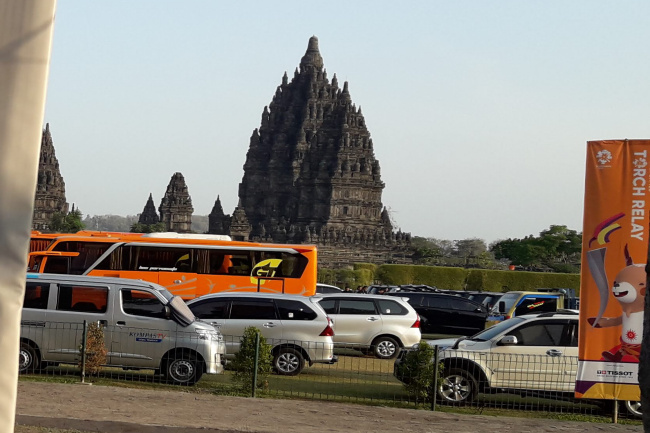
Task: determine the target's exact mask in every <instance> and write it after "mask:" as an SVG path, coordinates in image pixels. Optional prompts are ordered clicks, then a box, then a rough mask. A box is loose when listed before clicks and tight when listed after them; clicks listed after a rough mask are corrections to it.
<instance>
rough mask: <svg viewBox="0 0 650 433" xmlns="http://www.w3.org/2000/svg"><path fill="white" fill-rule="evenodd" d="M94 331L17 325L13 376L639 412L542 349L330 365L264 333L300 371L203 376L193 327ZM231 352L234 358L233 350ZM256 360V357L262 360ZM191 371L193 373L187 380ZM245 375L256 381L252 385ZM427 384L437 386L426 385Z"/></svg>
mask: <svg viewBox="0 0 650 433" xmlns="http://www.w3.org/2000/svg"><path fill="white" fill-rule="evenodd" d="M118 328H119V329H118ZM100 329H101V331H100V333H99V334H97V331H96V330H93V329H92V326H86V327H84V325H82V324H73V323H53V322H43V323H38V324H34V323H32V324H29V323H27V324H25V323H23V326H22V333H21V358H20V361H21V373H23V374H25V375H30V376H31V375H38V377H41V378H42V377H44V376H46V377H48V378H55V377H56V378H57V380H62V381H90V382H97V383H106V384H112V383H115V382H116V381H117V382H121V381H126V382H130V383H133V382H138V383H139V385H137V386H153V385H154V384H155V386H160V387H163V386H168V385H170V384H181V385H183V384H184V385H192V386H194V387H195V389H196V390H197V391H204V392H210V393H214V394H222V395H245V396H251V395H255V392H257V393H258V394H263V395H265V396H271V397H281V398H302V399H315V400H329V401H338V402H351V403H361V404H372V405H375V404H376V405H391V406H397V407H411V408H425V409H430V410H431V409H432V410H461V409H459V408H463V409H462V410H464V411H470V412H473V413H491V412H494V413H499V411H503V410H519V411H531V412H538V413H540V414H545V415H546V414H552V415H562V414H566V415H568V416H569V417H573V416H574V415H575V416H580V415H588V416H594V417H604V418H605V420H606V419H610V418H613V417H614V418H616V417H620V418H629V419H635V418H636V416H635V414H634V413H632V412H630V411H629V410H628V409H630V410H632V411H634V410H637V411H638V410H640V408H639V407H638V404H626V403H625V402H613V401H611V400H607V401H595V400H584V399H576V398H574V396H573V382H574V380H575V372H576V369H577V359H576V358H571V357H555V358H554V359H552V360H551V363H549V357H548V356H545V355H505V354H501V355H499V354H492V355H486V354H478V353H467V352H464V353H460V352H459V353H450V351H446V352H445V353H446V354H444V355H442V356H441V357H440V359H439V363H438V365H439V368H437V369H436V368H433V366H434V365H435V363H434V361H432V360H430V359H429V361H428V362H422V361H421V360H420V361H418V360H416V361H414V362H412V360H411V359H410V358H409V356H410V355H408V354H410V353H413V352H407V351H402V352H401V353H400V355H399V356H398V357H397V359H378V358H375V357H374V356H372V355H371V353H372V350H371V348H370V347H367V346H358V345H344V346H341V345H337V346H336V348H335V349H334V353H335V355H336V357H337V362H335V363H326V362H325V361H326V358H327V354H328V353H329V352H328V351H329V350H330V348H327V347H323V346H322V343H321V344H320V345H319V344H316V343H314V342H299V341H273V340H268V339H267V340H266V342H267V343H268V344H270V345H271V346H272V347H274V351H273V352H272V356H271V358H269V359H268V360H267V365H273V363H274V361H275V360H277V358H278V356H279V352H278V351H279V350H280V348H285V349H292V352H291V353H299V354H300V355H301V356H302V358H303V359H304V360H305V365H304V369H302V370H301V371H300V372H299V374H295V375H293V374H292V375H289V374H278V373H277V369H276V372H275V373H271V374H268V375H266V374H264V372H263V371H259V370H257V369H254V371H256V372H258V375H257V377H254V376H253V375H251V376H250V379H247V376H246V375H245V374H244V375H242V374H237V373H236V372H235V371H234V370H233V369H232V366H233V364H232V363H228V364H227V365H226V366H225V369H224V371H223V372H222V373H220V374H203V375H201V372H203V370H204V369H205V360H204V359H203V355H201V353H202V350H203V349H202V348H204V347H205V345H206V341H205V337H204V336H200V335H197V334H196V333H195V334H193V335H192V334H189V333H177V334H178V335H157V332H158V331H153V330H151V331H148V330H143V329H142V328H124V327H110V326H102V327H100ZM98 336H100V337H101V336H103V345H104V348H105V351H106V352H105V353H106V357H105V360H103V362H102V358H101V356H100V359H99V360H98V359H97V354H98V353H99V354H100V355H101V352H102V350H103V349H101V347H100V348H99V349H98V342H97V341H96V340H97V339H98V338H97V337H98ZM124 336H126V338H123V337H124ZM223 340H224V341H223V342H221V343H220V344H224V343H225V346H233V345H238V343H240V341H241V339H240V338H238V337H232V336H223ZM220 347H223V346H220ZM143 348H144V349H143ZM309 348H310V349H309ZM221 350H223V349H221ZM229 350H232V348H231V349H229ZM310 353H311V357H310ZM170 354H172V355H173V356H171V355H170ZM30 356H31V357H33V359H34V362H33V363H32V364H31V366H29V367H28V368H24V364H25V362H26V361H25V357H30ZM318 357H320V359H321V361H323V362H314V363H312V362H310V361H312V360H313V359H311V358H318ZM84 359H85V361H84ZM229 359H230V360H232V356H230V357H229ZM172 362H176V364H175V365H176V367H175V368H176V369H177V370H178V371H177V373H176V377H175V376H174V373H173V372H171V373H170V363H172ZM263 363H264V360H263V359H260V364H263ZM269 363H270V364H269ZM252 364H253V363H252V361H251V362H250V365H252ZM414 366H415V367H414ZM192 371H195V372H196V373H192ZM192 374H195V376H194V379H195V380H193V379H192V378H191V377H190V376H192ZM178 377H180V378H183V377H190V379H189V380H186V381H182V380H177V379H178ZM175 379H176V380H175ZM198 379H200V380H198ZM247 380H249V382H248V383H246V381H247ZM195 381H196V383H194V382H195ZM253 381H255V382H256V383H257V384H258V386H257V387H255V388H254V387H253V386H252V384H253ZM434 383H437V386H435V387H434V386H433V384H434ZM134 386H135V385H134ZM170 386H171V385H170ZM253 390H255V391H253ZM434 395H435V397H436V398H433V396H434ZM450 408H451V409H450ZM576 419H578V418H576Z"/></svg>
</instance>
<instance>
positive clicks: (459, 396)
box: [438, 368, 478, 405]
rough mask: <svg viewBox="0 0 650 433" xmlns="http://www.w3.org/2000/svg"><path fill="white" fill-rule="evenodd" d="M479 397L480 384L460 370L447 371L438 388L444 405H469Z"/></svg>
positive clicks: (466, 372) (470, 375) (469, 374)
mask: <svg viewBox="0 0 650 433" xmlns="http://www.w3.org/2000/svg"><path fill="white" fill-rule="evenodd" d="M477 395H478V383H477V382H476V379H475V378H474V376H472V374H471V373H469V372H468V371H466V370H463V369H460V368H450V369H448V370H445V371H444V373H443V376H442V381H441V383H440V385H439V386H438V397H439V398H440V400H441V401H442V402H443V403H446V404H453V405H463V404H468V403H471V402H472V401H474V399H476V396H477Z"/></svg>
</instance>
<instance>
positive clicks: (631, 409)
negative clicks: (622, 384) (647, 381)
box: [623, 400, 643, 418]
mask: <svg viewBox="0 0 650 433" xmlns="http://www.w3.org/2000/svg"><path fill="white" fill-rule="evenodd" d="M623 407H624V408H625V410H626V411H627V413H628V414H630V415H632V416H634V417H635V418H641V417H642V416H643V412H642V411H641V402H640V401H634V400H627V401H624V402H623Z"/></svg>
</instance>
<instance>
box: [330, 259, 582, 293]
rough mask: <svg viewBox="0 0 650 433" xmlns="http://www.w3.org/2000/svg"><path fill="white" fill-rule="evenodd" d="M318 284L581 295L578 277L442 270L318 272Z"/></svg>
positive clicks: (369, 268) (383, 267)
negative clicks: (550, 290) (541, 290)
mask: <svg viewBox="0 0 650 433" xmlns="http://www.w3.org/2000/svg"><path fill="white" fill-rule="evenodd" d="M318 281H319V282H321V283H327V284H334V285H338V286H339V287H345V286H348V287H351V288H353V289H354V288H356V287H357V286H368V285H370V284H388V285H402V284H426V285H429V286H436V287H438V288H440V289H450V290H484V291H489V292H508V291H511V290H535V289H538V288H570V289H574V290H575V291H576V293H579V291H580V275H579V274H556V273H551V272H523V271H492V270H488V269H464V268H450V267H443V266H420V265H373V264H366V263H361V264H355V265H354V269H319V271H318Z"/></svg>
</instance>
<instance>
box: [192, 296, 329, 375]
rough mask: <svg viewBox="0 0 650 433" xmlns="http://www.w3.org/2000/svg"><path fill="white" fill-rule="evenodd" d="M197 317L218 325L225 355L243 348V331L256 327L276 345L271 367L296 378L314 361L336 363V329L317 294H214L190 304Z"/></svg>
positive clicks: (227, 355)
mask: <svg viewBox="0 0 650 433" xmlns="http://www.w3.org/2000/svg"><path fill="white" fill-rule="evenodd" d="M187 306H188V307H189V308H190V310H192V312H193V313H194V315H195V316H196V317H198V318H199V319H202V320H204V321H206V322H208V323H210V324H213V325H214V326H216V327H217V328H218V329H219V330H220V331H221V334H222V335H223V336H224V339H225V340H226V357H229V358H232V357H234V355H235V353H237V352H238V351H239V346H240V341H241V337H242V336H243V335H244V329H246V328H248V327H250V326H254V327H256V328H258V329H259V330H260V331H262V336H264V338H266V340H267V342H268V343H269V344H271V345H272V346H273V368H274V369H275V371H276V372H277V373H278V374H282V375H286V376H294V375H297V374H299V373H300V372H301V371H302V369H303V368H304V367H305V363H308V364H309V365H310V366H311V365H312V364H313V363H315V362H320V363H333V362H336V360H337V358H336V356H334V344H333V341H332V336H333V335H334V330H333V328H332V326H331V325H332V324H331V320H330V319H329V317H327V315H326V314H325V312H324V311H323V309H322V308H321V307H320V306H319V305H318V303H317V302H316V299H315V298H310V297H305V296H298V295H283V294H272V293H214V294H211V295H205V296H201V297H199V298H196V299H192V300H191V301H189V302H188V303H187Z"/></svg>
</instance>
